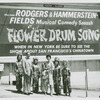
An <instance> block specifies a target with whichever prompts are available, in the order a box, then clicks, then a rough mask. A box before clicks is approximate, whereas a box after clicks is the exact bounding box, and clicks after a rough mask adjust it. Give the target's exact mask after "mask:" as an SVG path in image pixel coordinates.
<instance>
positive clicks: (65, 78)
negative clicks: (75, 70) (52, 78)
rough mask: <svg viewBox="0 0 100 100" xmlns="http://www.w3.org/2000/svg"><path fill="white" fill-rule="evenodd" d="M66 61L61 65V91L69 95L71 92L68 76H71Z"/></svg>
mask: <svg viewBox="0 0 100 100" xmlns="http://www.w3.org/2000/svg"><path fill="white" fill-rule="evenodd" d="M68 64H69V62H68V61H64V62H63V65H64V68H63V69H62V77H63V91H64V93H65V95H66V96H67V95H68V96H70V93H71V84H70V76H71V72H70V69H69V68H68Z"/></svg>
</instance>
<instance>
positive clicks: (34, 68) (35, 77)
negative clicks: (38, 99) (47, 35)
mask: <svg viewBox="0 0 100 100" xmlns="http://www.w3.org/2000/svg"><path fill="white" fill-rule="evenodd" d="M39 69H40V68H39V65H38V58H33V64H32V72H33V76H32V77H33V84H32V87H33V92H34V93H38V90H39V77H40V70H39Z"/></svg>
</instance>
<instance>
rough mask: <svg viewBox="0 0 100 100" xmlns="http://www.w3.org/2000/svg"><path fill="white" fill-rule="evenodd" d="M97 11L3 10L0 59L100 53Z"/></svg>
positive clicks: (0, 21) (1, 9)
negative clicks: (4, 57) (26, 55)
mask: <svg viewBox="0 0 100 100" xmlns="http://www.w3.org/2000/svg"><path fill="white" fill-rule="evenodd" d="M99 42H100V19H99V14H98V13H97V12H87V11H68V10H57V9H55V10H52V9H49V10H47V9H45V10H44V9H43V10H42V8H41V9H34V8H33V9H20V8H19V9H17V8H9V9H8V8H0V56H15V55H16V53H17V52H22V53H23V54H25V53H26V52H27V51H29V52H30V53H31V55H46V54H51V55H83V54H100V43H99Z"/></svg>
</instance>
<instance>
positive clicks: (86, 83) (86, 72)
mask: <svg viewBox="0 0 100 100" xmlns="http://www.w3.org/2000/svg"><path fill="white" fill-rule="evenodd" d="M85 90H86V97H88V69H87V61H85Z"/></svg>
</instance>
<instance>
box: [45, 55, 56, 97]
mask: <svg viewBox="0 0 100 100" xmlns="http://www.w3.org/2000/svg"><path fill="white" fill-rule="evenodd" d="M46 58H47V62H46V68H47V69H48V76H49V77H48V79H49V86H50V95H51V96H52V95H53V70H54V64H53V62H52V61H51V55H47V56H46Z"/></svg>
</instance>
